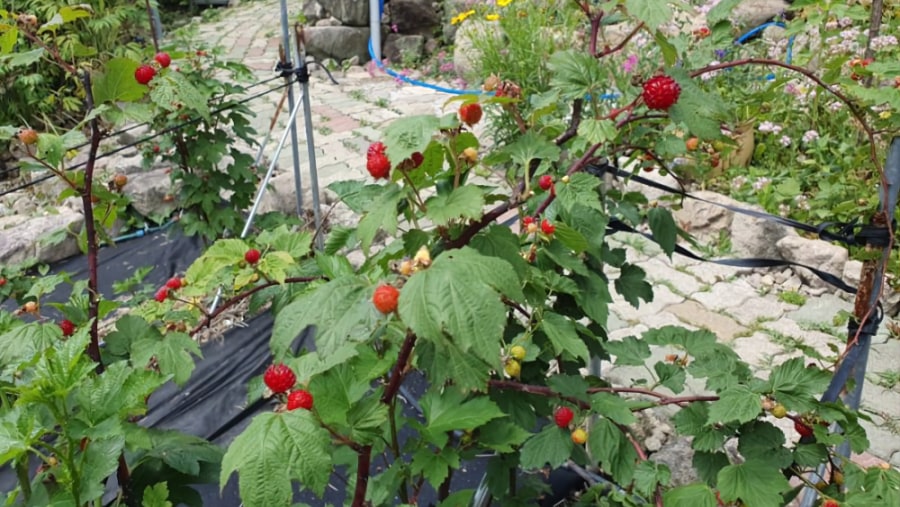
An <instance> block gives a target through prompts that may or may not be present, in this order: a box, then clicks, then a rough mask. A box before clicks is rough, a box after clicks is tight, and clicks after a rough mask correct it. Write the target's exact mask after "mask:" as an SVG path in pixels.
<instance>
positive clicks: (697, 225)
mask: <svg viewBox="0 0 900 507" xmlns="http://www.w3.org/2000/svg"><path fill="white" fill-rule="evenodd" d="M693 195H695V196H697V197H699V198H701V199H704V201H711V202H704V201H700V200H697V199H685V200H684V203H683V205H682V207H681V209H680V210H677V211H675V218H676V219H677V220H678V222H679V223H680V224H681V227H683V228H684V229H685V231H687V232H688V233H689V234H691V235H693V236H696V237H698V238H701V239H704V240H706V239H716V238H718V236H719V234H720V233H721V232H722V231H726V232H727V231H729V230H730V229H731V222H732V220H734V213H733V212H731V211H728V210H727V209H725V208H723V207H721V206H716V205H715V204H712V203H720V204H728V205H731V206H743V204H742V203H739V202H737V201H735V200H734V199H732V198H730V197H726V196H724V195H722V194H717V193H715V192H709V191H705V190H703V191H699V192H694V193H693Z"/></svg>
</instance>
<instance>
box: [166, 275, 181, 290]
mask: <svg viewBox="0 0 900 507" xmlns="http://www.w3.org/2000/svg"><path fill="white" fill-rule="evenodd" d="M182 285H183V284H182V282H181V278H178V277H177V276H173V277H172V278H169V280H168V281H167V282H166V287H168V288H170V289H172V290H178V289H180V288H181V287H182Z"/></svg>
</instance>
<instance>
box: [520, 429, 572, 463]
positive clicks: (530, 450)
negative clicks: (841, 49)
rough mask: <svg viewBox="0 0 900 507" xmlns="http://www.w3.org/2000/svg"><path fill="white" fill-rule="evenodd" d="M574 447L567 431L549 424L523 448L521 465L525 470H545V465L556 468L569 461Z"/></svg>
mask: <svg viewBox="0 0 900 507" xmlns="http://www.w3.org/2000/svg"><path fill="white" fill-rule="evenodd" d="M574 446H575V444H573V443H572V438H571V436H570V435H569V432H568V431H567V430H564V429H562V428H560V427H557V426H556V425H555V424H548V425H546V426H544V428H543V429H542V430H541V431H540V432H539V433H535V434H534V435H532V437H531V438H529V439H528V440H527V441H526V442H525V444H524V445H523V446H522V450H521V454H520V457H519V464H520V465H521V466H522V468H524V469H525V470H533V469H536V468H543V467H544V466H545V465H549V466H550V468H556V467H558V466H560V465H562V464H563V463H564V462H565V461H566V460H567V459H569V455H570V454H571V453H572V449H573V447H574Z"/></svg>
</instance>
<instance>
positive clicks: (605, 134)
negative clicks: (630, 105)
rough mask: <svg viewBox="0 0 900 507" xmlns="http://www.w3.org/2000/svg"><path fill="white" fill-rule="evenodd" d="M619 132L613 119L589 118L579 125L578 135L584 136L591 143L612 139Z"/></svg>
mask: <svg viewBox="0 0 900 507" xmlns="http://www.w3.org/2000/svg"><path fill="white" fill-rule="evenodd" d="M617 134H618V129H616V123H615V122H614V121H612V120H596V119H594V118H588V119H586V120H583V121H582V122H581V124H580V125H578V135H579V136H581V137H584V138H585V139H586V140H587V142H588V143H590V144H597V143H603V142H606V141H612V140H613V139H615V138H616V135H617Z"/></svg>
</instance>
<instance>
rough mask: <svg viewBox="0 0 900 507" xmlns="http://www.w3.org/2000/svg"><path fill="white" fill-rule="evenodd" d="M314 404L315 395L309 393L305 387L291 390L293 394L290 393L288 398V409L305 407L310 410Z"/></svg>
mask: <svg viewBox="0 0 900 507" xmlns="http://www.w3.org/2000/svg"><path fill="white" fill-rule="evenodd" d="M312 406H313V397H312V395H311V394H309V391H307V390H305V389H297V390H296V391H291V394H289V395H288V399H287V409H288V410H294V409H298V408H303V409H306V410H310V409H311V408H312Z"/></svg>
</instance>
